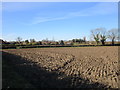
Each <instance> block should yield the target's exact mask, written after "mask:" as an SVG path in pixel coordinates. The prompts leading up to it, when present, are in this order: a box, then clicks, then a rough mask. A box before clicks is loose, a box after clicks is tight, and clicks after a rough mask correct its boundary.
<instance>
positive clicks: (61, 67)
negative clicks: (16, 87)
mask: <svg viewBox="0 0 120 90" xmlns="http://www.w3.org/2000/svg"><path fill="white" fill-rule="evenodd" d="M3 58H5V60H8V62H9V63H11V64H12V65H13V66H14V67H15V69H16V71H17V72H18V73H19V74H20V75H22V76H23V77H25V78H26V80H27V81H29V82H30V83H31V84H32V85H33V86H34V87H57V88H61V87H62V88H63V87H75V88H118V76H119V73H118V71H119V70H118V46H114V47H113V46H111V47H76V48H75V47H73V48H72V47H71V48H39V49H38V48H35V49H11V50H3Z"/></svg>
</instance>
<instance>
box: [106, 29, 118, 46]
mask: <svg viewBox="0 0 120 90" xmlns="http://www.w3.org/2000/svg"><path fill="white" fill-rule="evenodd" d="M108 38H109V39H110V40H112V45H114V43H115V40H116V39H118V29H116V28H114V29H111V30H109V31H108Z"/></svg>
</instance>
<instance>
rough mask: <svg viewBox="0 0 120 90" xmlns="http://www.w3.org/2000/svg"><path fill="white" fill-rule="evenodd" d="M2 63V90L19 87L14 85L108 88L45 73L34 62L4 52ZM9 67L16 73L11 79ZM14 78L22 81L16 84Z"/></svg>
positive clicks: (73, 77) (55, 73)
mask: <svg viewBox="0 0 120 90" xmlns="http://www.w3.org/2000/svg"><path fill="white" fill-rule="evenodd" d="M2 61H3V63H2V64H3V68H2V70H3V71H2V75H3V85H2V86H3V88H17V86H19V85H16V84H21V86H19V87H21V88H26V87H27V88H108V86H106V85H103V84H100V83H95V82H91V83H90V81H89V80H85V79H83V78H82V77H80V76H66V75H65V74H64V73H59V71H51V72H49V71H46V70H45V68H42V67H40V66H37V65H36V64H35V62H30V61H28V60H25V59H23V58H21V57H20V56H16V55H13V54H9V53H6V52H2ZM5 64H6V66H8V70H6V68H4V66H5ZM9 67H11V68H12V69H13V70H14V71H15V73H17V75H16V76H14V74H12V76H13V78H10V76H11V72H10V71H9V70H11V69H9ZM6 73H7V74H6ZM18 76H20V77H18ZM14 77H16V78H19V79H21V77H22V79H23V81H20V83H17V80H16V81H15V80H13V79H15V78H14ZM60 77H62V79H60ZM26 81H27V82H26ZM27 83H29V85H27V86H25V84H27ZM9 84H10V85H9ZM15 85H16V87H15ZM22 85H23V86H22Z"/></svg>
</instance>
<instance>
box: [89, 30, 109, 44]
mask: <svg viewBox="0 0 120 90" xmlns="http://www.w3.org/2000/svg"><path fill="white" fill-rule="evenodd" d="M91 33H92V36H93V38H94V40H95V41H96V43H97V44H99V42H100V41H101V43H102V45H105V41H106V39H107V35H106V29H105V28H96V29H94V30H92V31H91Z"/></svg>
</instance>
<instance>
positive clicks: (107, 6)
mask: <svg viewBox="0 0 120 90" xmlns="http://www.w3.org/2000/svg"><path fill="white" fill-rule="evenodd" d="M117 7H118V6H117V3H112V2H111V3H110V2H109V3H107V2H104V3H97V4H95V5H93V6H92V7H90V8H86V9H83V10H81V11H76V12H68V13H66V15H64V16H61V17H41V16H37V17H34V18H33V21H32V24H39V23H43V22H49V21H58V20H65V19H70V18H74V17H80V16H81V17H85V16H95V15H108V14H112V13H117Z"/></svg>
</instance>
